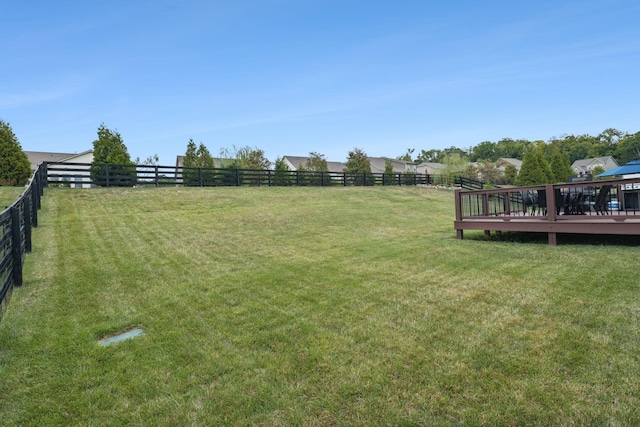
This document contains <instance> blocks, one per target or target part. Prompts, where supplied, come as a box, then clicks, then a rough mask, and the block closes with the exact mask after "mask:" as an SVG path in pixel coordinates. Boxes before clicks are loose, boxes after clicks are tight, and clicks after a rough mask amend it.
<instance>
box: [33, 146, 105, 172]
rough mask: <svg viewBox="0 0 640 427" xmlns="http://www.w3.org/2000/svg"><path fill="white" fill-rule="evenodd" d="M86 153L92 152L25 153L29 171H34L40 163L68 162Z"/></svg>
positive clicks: (90, 151)
mask: <svg viewBox="0 0 640 427" xmlns="http://www.w3.org/2000/svg"><path fill="white" fill-rule="evenodd" d="M88 153H93V150H87V151H83V152H82V153H49V152H45V151H25V152H24V154H26V155H27V158H28V159H29V163H31V169H32V170H36V168H37V166H38V165H39V164H40V163H42V162H68V161H70V160H73V159H74V158H75V157H80V156H83V155H85V154H88Z"/></svg>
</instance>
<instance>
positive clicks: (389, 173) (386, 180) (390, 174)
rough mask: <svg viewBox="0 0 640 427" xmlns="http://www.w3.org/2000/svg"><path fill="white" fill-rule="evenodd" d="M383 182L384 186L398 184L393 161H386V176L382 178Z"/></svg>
mask: <svg viewBox="0 0 640 427" xmlns="http://www.w3.org/2000/svg"><path fill="white" fill-rule="evenodd" d="M369 165H371V163H369ZM382 182H383V184H384V185H393V184H396V174H395V173H394V171H393V161H391V159H386V160H385V161H384V175H383V176H382Z"/></svg>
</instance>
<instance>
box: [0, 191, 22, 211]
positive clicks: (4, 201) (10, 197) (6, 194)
mask: <svg viewBox="0 0 640 427" xmlns="http://www.w3.org/2000/svg"><path fill="white" fill-rule="evenodd" d="M24 190H25V187H2V186H0V211H3V210H4V209H5V208H6V207H7V206H9V205H10V204H11V203H13V202H15V201H16V199H17V198H18V197H20V195H21V194H22V193H24Z"/></svg>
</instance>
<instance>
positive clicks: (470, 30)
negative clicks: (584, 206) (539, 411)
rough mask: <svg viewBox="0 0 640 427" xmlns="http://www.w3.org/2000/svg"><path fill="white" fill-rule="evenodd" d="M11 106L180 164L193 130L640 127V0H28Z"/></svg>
mask: <svg viewBox="0 0 640 427" xmlns="http://www.w3.org/2000/svg"><path fill="white" fill-rule="evenodd" d="M2 9H3V10H2V21H3V24H2V26H0V53H1V55H2V67H0V118H1V119H3V120H4V121H6V122H9V123H10V124H11V126H12V128H13V131H14V133H15V134H16V135H17V137H18V139H19V141H20V143H21V144H22V147H23V149H25V150H32V151H54V152H82V151H84V150H87V149H90V148H92V142H93V141H94V140H95V139H96V137H97V134H96V131H97V128H98V126H99V125H100V124H101V123H104V124H105V125H106V126H107V127H108V128H110V129H115V130H117V131H119V132H120V133H121V135H122V137H123V139H124V142H125V144H126V145H127V147H128V149H129V153H130V154H131V156H132V158H136V157H140V158H141V159H142V160H144V159H145V158H147V157H148V156H150V155H152V154H156V153H157V154H158V155H159V157H160V163H161V164H165V165H170V164H173V163H174V162H175V156H176V155H179V154H183V153H184V151H185V149H186V145H187V142H188V140H189V138H193V139H194V141H196V143H200V142H202V143H204V144H205V145H206V146H207V147H208V148H209V150H210V151H211V153H212V154H213V155H217V154H219V152H220V149H221V148H231V147H232V146H234V145H235V146H236V147H241V146H247V145H248V146H251V147H257V148H260V149H262V150H264V151H265V154H266V156H267V157H268V158H269V159H270V160H274V159H275V158H276V157H278V156H282V155H307V154H308V153H309V152H310V151H316V152H319V153H321V154H324V155H325V156H326V157H327V158H328V159H329V160H335V161H341V160H345V159H346V156H347V153H348V151H349V150H351V149H353V148H355V147H357V148H361V149H363V150H364V151H365V152H366V153H367V154H369V155H370V156H389V157H396V156H399V155H402V154H403V153H404V152H405V151H406V150H407V148H415V149H416V153H417V152H419V151H420V150H421V149H425V150H428V149H432V148H436V149H442V148H445V147H449V146H452V145H453V146H457V147H462V148H466V147H470V146H473V145H477V144H478V143H480V142H482V141H498V140H500V139H502V138H514V139H515V138H524V139H528V140H545V141H546V140H548V139H549V138H551V137H554V136H561V135H564V134H591V135H597V134H598V133H600V132H601V131H603V130H604V129H606V128H609V127H613V128H616V129H619V130H622V131H626V132H632V133H635V132H638V131H640V122H639V119H640V114H639V113H640V106H639V105H640V104H639V100H640V84H639V79H638V75H639V68H640V25H638V17H639V16H640V2H638V1H637V0H581V1H558V0H553V1H546V0H542V1H540V0H539V1H536V2H521V1H513V0H511V1H447V2H445V1H438V2H436V1H428V0H421V1H413V0H407V1H378V0H367V1H361V0H335V1H334V0H262V1H252V0H232V1H227V0H210V1H190V0H179V1H173V0H167V1H162V0H155V1H136V0H131V1H119V0H115V1H109V2H94V1H84V0H83V1H66V0H61V1H49V0H47V1H42V0H40V1H30V0H25V1H20V2H18V1H14V2H5V4H3V7H2Z"/></svg>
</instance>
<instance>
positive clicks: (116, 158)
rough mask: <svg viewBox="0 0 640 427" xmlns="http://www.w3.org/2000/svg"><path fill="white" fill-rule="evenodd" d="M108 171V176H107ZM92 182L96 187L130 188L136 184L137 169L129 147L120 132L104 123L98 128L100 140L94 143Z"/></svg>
mask: <svg viewBox="0 0 640 427" xmlns="http://www.w3.org/2000/svg"><path fill="white" fill-rule="evenodd" d="M107 170H108V175H107ZM91 180H92V181H93V182H94V184H96V185H107V182H108V185H110V186H128V185H133V184H135V183H136V168H135V165H134V164H133V162H132V161H131V157H130V156H129V151H128V150H127V146H126V145H124V141H123V140H122V136H121V135H120V133H119V132H118V131H112V130H111V129H108V128H107V127H106V126H105V125H104V123H102V124H101V125H100V126H99V127H98V139H96V140H95V141H93V163H92V166H91Z"/></svg>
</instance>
